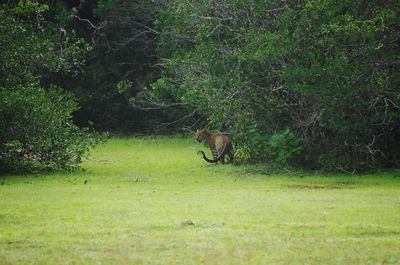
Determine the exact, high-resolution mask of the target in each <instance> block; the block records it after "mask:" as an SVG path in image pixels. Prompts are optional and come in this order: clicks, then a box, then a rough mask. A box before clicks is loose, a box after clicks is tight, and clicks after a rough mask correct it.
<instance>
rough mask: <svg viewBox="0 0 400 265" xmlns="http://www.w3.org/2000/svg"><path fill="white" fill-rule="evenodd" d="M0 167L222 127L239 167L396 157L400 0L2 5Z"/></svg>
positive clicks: (68, 159) (54, 165) (360, 166)
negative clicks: (108, 137)
mask: <svg viewBox="0 0 400 265" xmlns="http://www.w3.org/2000/svg"><path fill="white" fill-rule="evenodd" d="M0 17H1V18H2V19H1V20H0V62H1V64H0V170H1V171H2V172H5V171H7V172H9V171H36V170H57V169H74V168H76V167H77V166H78V165H79V163H80V162H81V160H82V158H83V156H84V155H85V154H86V153H87V151H88V150H89V149H90V148H91V147H92V146H94V145H95V144H96V143H98V142H100V141H102V140H103V139H104V134H103V132H111V133H123V134H128V135H130V134H137V133H141V134H158V133H176V132H179V131H183V132H188V131H189V132H190V131H193V130H195V129H196V128H203V127H204V128H208V129H210V130H213V131H222V132H225V133H226V134H228V135H229V137H230V138H231V139H232V140H233V142H234V149H235V161H237V162H239V163H253V162H263V163H264V162H274V163H278V164H281V165H285V166H286V165H290V166H298V167H304V168H308V169H324V170H334V171H337V170H339V171H345V172H355V171H358V170H368V169H373V168H388V167H399V166H400V2H399V1H396V0H392V1H390V0H388V1H376V0H375V1H366V0H352V1H334V0H313V1H311V0H309V1H306V0H298V1H282V0H211V1H210V0H207V1H205V0H196V1H194V0H193V1H192V0H143V1H140V0H126V1H123V0H76V1H61V0H47V1H45V0H40V1H39V0H37V1H35V0H25V1H22V0H21V1H17V0H8V1H3V2H2V3H1V4H0Z"/></svg>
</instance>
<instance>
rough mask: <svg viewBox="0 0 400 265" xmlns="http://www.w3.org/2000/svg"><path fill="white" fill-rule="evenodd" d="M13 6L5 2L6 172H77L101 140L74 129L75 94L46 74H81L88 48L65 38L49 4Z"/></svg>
mask: <svg viewBox="0 0 400 265" xmlns="http://www.w3.org/2000/svg"><path fill="white" fill-rule="evenodd" d="M13 2H14V1H10V2H9V3H8V4H0V17H1V18H2V19H1V20H0V47H1V49H0V61H1V62H2V63H1V64H0V170H1V172H2V173H3V172H5V171H7V172H8V171H34V170H43V169H46V170H54V169H73V168H75V167H77V166H78V164H79V163H80V162H81V160H82V157H83V155H84V154H85V153H86V152H87V150H88V148H89V147H90V146H92V145H93V144H95V143H96V142H97V141H98V139H99V138H98V137H97V136H94V135H91V134H89V133H88V130H86V129H80V128H78V127H76V126H75V125H73V123H72V120H71V114H72V112H74V111H75V110H77V108H78V106H77V104H76V103H75V101H74V98H73V96H72V95H71V94H70V93H67V92H64V91H63V90H62V89H61V88H59V87H55V86H52V85H51V84H48V83H46V82H43V80H44V79H45V78H43V75H49V73H63V74H75V73H76V72H77V68H78V67H79V66H80V65H81V64H82V63H83V61H82V58H83V54H84V52H85V51H86V50H87V45H85V44H84V43H83V42H82V40H80V39H78V38H77V37H76V35H75V34H74V33H73V32H68V35H67V36H63V35H62V37H61V38H60V28H62V26H61V25H58V24H57V23H56V19H55V18H54V19H53V20H51V19H49V20H48V21H46V20H45V16H44V14H46V12H47V11H48V9H49V8H48V6H47V5H45V4H39V3H38V2H36V1H18V3H17V4H15V3H13ZM65 34H67V33H65ZM3 62H4V63H3Z"/></svg>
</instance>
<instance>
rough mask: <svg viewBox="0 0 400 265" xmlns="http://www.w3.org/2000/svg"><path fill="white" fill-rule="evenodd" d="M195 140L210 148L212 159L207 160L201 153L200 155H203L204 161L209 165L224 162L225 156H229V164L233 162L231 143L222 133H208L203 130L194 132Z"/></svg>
mask: <svg viewBox="0 0 400 265" xmlns="http://www.w3.org/2000/svg"><path fill="white" fill-rule="evenodd" d="M196 140H197V141H198V142H202V141H205V142H206V144H207V146H208V147H209V148H210V150H211V152H212V155H213V158H214V159H208V158H207V157H206V154H205V153H204V152H203V151H200V153H201V154H202V155H203V158H204V160H206V161H207V162H209V163H217V162H218V161H221V162H222V163H224V162H225V155H228V156H229V162H232V161H233V152H232V143H231V141H230V140H229V138H228V137H227V136H226V135H225V134H222V133H210V132H209V131H207V130H204V129H200V130H199V129H198V130H197V131H196Z"/></svg>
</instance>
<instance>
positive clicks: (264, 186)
mask: <svg viewBox="0 0 400 265" xmlns="http://www.w3.org/2000/svg"><path fill="white" fill-rule="evenodd" d="M199 149H203V150H205V147H204V146H201V145H198V144H196V143H194V141H193V140H192V139H180V138H177V137H155V138H152V137H145V138H134V139H113V140H110V141H109V142H107V143H105V144H102V145H100V146H98V147H97V148H96V149H95V150H93V151H92V153H91V156H90V158H89V159H88V160H87V161H85V164H84V168H85V171H82V172H74V173H58V174H50V175H46V174H40V175H36V176H12V177H11V176H7V177H6V179H5V183H4V185H2V186H0V264H400V173H399V172H389V173H382V174H373V175H366V176H355V177H348V176H344V175H340V176H328V177H325V176H315V175H307V174H289V175H274V176H270V175H261V174H249V173H247V172H249V170H248V169H249V168H245V167H243V166H233V165H210V164H207V163H206V162H204V161H203V160H202V159H201V158H200V157H199V156H198V155H196V151H197V150H199Z"/></svg>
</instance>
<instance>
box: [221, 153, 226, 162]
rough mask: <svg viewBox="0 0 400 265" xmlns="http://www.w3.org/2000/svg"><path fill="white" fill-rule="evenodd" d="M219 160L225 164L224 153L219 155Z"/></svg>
mask: <svg viewBox="0 0 400 265" xmlns="http://www.w3.org/2000/svg"><path fill="white" fill-rule="evenodd" d="M220 161H221V163H222V164H225V154H223V155H221V159H220Z"/></svg>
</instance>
